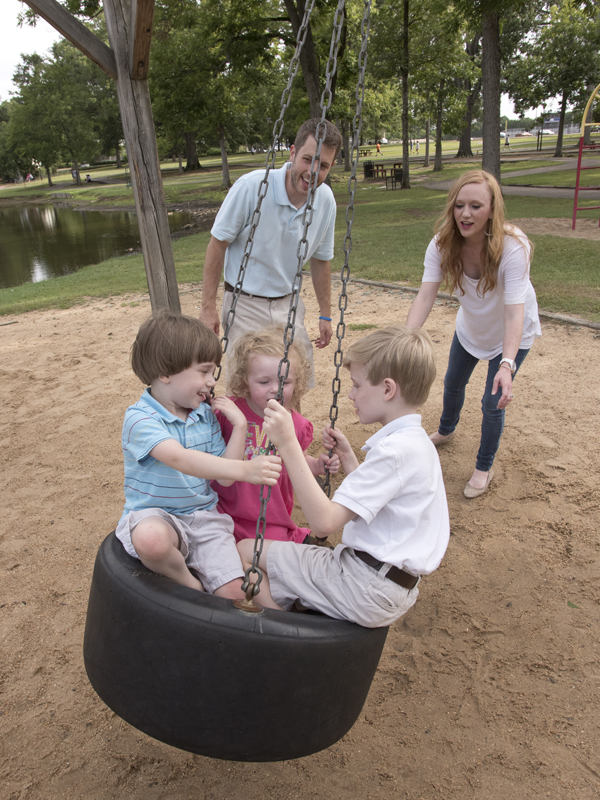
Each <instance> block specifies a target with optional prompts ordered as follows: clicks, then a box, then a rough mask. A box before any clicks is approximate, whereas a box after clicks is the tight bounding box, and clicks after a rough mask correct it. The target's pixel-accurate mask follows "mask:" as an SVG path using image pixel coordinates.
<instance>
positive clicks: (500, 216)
mask: <svg viewBox="0 0 600 800" xmlns="http://www.w3.org/2000/svg"><path fill="white" fill-rule="evenodd" d="M469 183H485V184H487V186H488V189H489V190H490V197H491V201H492V218H491V219H489V220H488V223H487V230H486V234H487V235H486V237H485V243H484V246H483V253H482V263H481V278H480V279H479V282H478V284H477V293H478V294H479V293H480V292H481V296H483V295H485V293H486V292H491V291H493V290H494V289H495V288H496V284H497V283H498V267H499V266H500V260H501V259H502V253H503V252H504V237H505V236H513V237H514V238H515V239H516V240H517V241H518V242H519V243H520V244H521V245H522V247H523V249H524V250H525V253H526V256H527V262H528V263H529V262H530V261H531V258H532V256H533V244H532V243H531V242H530V241H529V240H528V239H527V237H526V236H525V234H521V235H518V234H517V230H518V229H516V228H514V227H513V226H512V225H510V224H508V223H507V222H506V221H505V219H504V198H503V197H502V190H501V189H500V185H499V183H498V181H497V180H496V179H495V178H494V176H493V175H490V174H489V172H485V171H484V170H482V169H473V170H469V172H465V173H463V175H461V176H460V178H458V180H456V181H455V182H454V183H453V184H452V187H451V189H450V191H449V192H448V199H447V201H446V208H445V209H444V213H443V214H442V216H441V217H440V218H439V220H438V221H437V223H436V226H435V231H436V233H437V241H436V244H437V248H438V250H439V251H440V253H441V256H442V261H441V264H440V266H441V269H442V272H443V273H444V277H445V279H446V286H447V287H450V292H451V293H454V292H455V291H456V290H457V289H460V291H461V292H462V293H463V294H464V292H463V288H462V278H463V274H464V273H463V266H462V263H461V260H460V250H461V247H462V244H463V237H462V234H461V232H460V231H459V229H458V227H457V225H456V220H455V219H454V205H455V203H456V198H457V197H458V193H459V192H460V190H461V189H462V188H463V186H466V185H467V184H469ZM519 233H520V232H519Z"/></svg>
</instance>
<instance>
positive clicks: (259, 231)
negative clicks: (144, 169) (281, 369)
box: [200, 119, 342, 386]
mask: <svg viewBox="0 0 600 800" xmlns="http://www.w3.org/2000/svg"><path fill="white" fill-rule="evenodd" d="M319 122H320V120H319V119H309V120H307V121H306V122H305V123H304V124H303V125H302V126H301V127H300V129H299V130H298V133H297V135H296V141H295V142H294V144H293V145H292V147H291V148H290V161H289V162H288V163H286V164H284V166H283V167H282V168H281V169H277V170H272V171H271V172H270V173H269V188H268V191H267V194H266V197H265V198H264V200H263V202H262V205H261V218H260V222H259V224H258V227H257V228H256V232H255V234H254V244H253V247H252V253H251V256H250V259H249V261H248V266H247V268H246V273H245V276H244V282H243V288H242V292H241V294H240V297H239V299H238V303H237V305H236V314H235V320H234V323H233V325H232V326H231V328H230V330H229V341H230V343H233V341H234V340H235V339H236V338H237V337H238V336H239V335H240V334H242V333H245V332H246V331H249V330H259V329H260V328H264V327H267V326H268V325H285V323H286V322H287V317H288V311H289V304H290V294H291V289H292V286H293V281H294V275H295V274H296V271H297V266H298V244H299V242H300V239H301V238H302V233H303V224H302V216H303V213H304V205H305V203H306V197H307V195H308V185H309V180H310V168H311V163H312V158H313V156H314V154H315V152H316V149H317V141H316V131H317V126H318V124H319ZM326 125H327V131H326V134H325V138H324V140H323V145H322V148H321V168H320V171H319V177H318V187H317V190H316V192H315V198H314V204H313V207H314V212H313V217H312V222H311V224H310V226H309V229H308V236H307V238H308V250H307V259H310V270H311V277H312V282H313V287H314V290H315V294H316V296H317V302H318V304H319V338H318V339H317V340H316V342H315V343H316V346H317V347H318V348H322V347H326V346H327V345H328V344H329V342H330V341H331V267H330V263H329V262H330V260H331V258H332V257H333V236H334V229H335V212H336V205H335V198H334V196H333V192H332V191H331V189H330V188H329V186H327V185H326V184H324V183H323V181H324V180H325V178H326V177H327V175H328V174H329V170H330V169H331V167H332V166H333V164H334V163H335V159H336V157H337V154H338V152H339V150H340V147H341V145H342V137H341V135H340V133H339V131H338V130H337V128H336V127H335V126H334V125H333V124H332V123H331V122H329V121H327V122H326ZM263 177H264V170H263V169H260V170H255V171H254V172H250V173H248V174H247V175H243V176H242V177H241V178H239V179H238V180H237V181H236V182H235V184H234V185H233V187H232V188H231V189H230V191H229V193H228V195H227V197H226V198H225V200H224V201H223V205H222V206H221V208H220V210H219V213H218V214H217V217H216V219H215V223H214V225H213V227H212V230H211V239H210V242H209V244H208V248H207V250H206V258H205V260H204V279H203V284H202V310H201V313H200V319H201V320H202V321H203V322H204V323H205V324H206V325H208V327H209V328H212V329H213V330H214V331H215V333H217V334H218V333H219V315H218V312H217V288H218V285H219V282H220V280H221V274H222V272H223V269H224V270H225V275H224V278H225V293H224V297H223V308H222V312H221V320H222V321H223V323H224V321H225V319H226V316H227V312H228V311H229V308H230V306H231V301H232V298H233V287H234V286H235V284H236V283H237V280H238V273H239V268H240V264H241V261H242V258H243V255H244V249H245V247H246V242H247V239H248V235H249V233H250V223H251V220H252V215H253V212H254V209H255V207H256V202H257V198H258V190H259V185H260V183H261V181H262V179H263ZM304 313H305V309H304V303H303V302H302V300H301V299H300V300H299V302H298V311H297V314H296V332H295V339H296V341H298V342H302V343H303V344H304V346H305V348H306V354H307V357H308V358H309V360H310V362H311V365H312V344H311V342H310V338H309V336H308V333H307V332H306V329H305V326H304ZM310 385H311V386H314V371H313V376H312V378H311V384H310Z"/></svg>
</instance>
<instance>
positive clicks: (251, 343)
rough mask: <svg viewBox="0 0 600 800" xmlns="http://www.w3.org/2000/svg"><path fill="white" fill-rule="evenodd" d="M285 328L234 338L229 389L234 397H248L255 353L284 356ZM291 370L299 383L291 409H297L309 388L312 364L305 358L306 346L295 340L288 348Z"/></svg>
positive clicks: (267, 329)
mask: <svg viewBox="0 0 600 800" xmlns="http://www.w3.org/2000/svg"><path fill="white" fill-rule="evenodd" d="M284 333H285V332H284V328H283V326H281V325H273V326H272V327H269V328H263V329H262V330H260V331H253V332H251V333H244V334H242V335H241V336H240V337H239V338H238V339H236V341H235V345H234V349H233V354H232V359H233V369H232V370H231V375H230V377H229V381H228V383H229V387H228V388H229V391H230V392H231V394H232V395H233V396H234V397H248V396H249V390H248V380H247V377H248V365H249V363H250V359H251V358H252V356H274V357H275V358H279V359H281V358H283V354H284V352H285V344H284ZM288 358H289V360H290V369H291V368H292V366H293V368H294V373H295V375H296V386H295V387H294V394H293V395H292V399H291V400H290V406H291V407H292V408H298V406H299V402H300V399H301V397H302V396H303V395H304V394H305V393H306V391H307V389H308V381H309V379H310V374H311V366H310V363H309V361H308V359H307V358H306V355H305V352H304V348H303V347H302V346H301V345H298V344H297V343H296V342H292V344H291V345H290V348H289V351H288Z"/></svg>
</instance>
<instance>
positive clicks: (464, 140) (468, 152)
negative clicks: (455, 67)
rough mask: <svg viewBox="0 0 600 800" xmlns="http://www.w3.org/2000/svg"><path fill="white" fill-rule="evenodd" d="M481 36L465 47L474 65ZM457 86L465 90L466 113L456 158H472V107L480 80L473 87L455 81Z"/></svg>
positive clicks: (478, 35) (468, 81) (462, 81)
mask: <svg viewBox="0 0 600 800" xmlns="http://www.w3.org/2000/svg"><path fill="white" fill-rule="evenodd" d="M480 40H481V35H480V34H479V33H478V34H477V36H475V38H474V39H473V40H472V41H470V42H467V43H466V45H465V52H466V54H467V55H468V56H469V59H470V60H471V63H474V61H475V58H476V56H477V55H478V53H479V42H480ZM457 84H458V85H459V86H460V87H462V88H464V89H467V90H468V92H469V94H468V95H467V111H466V113H465V117H464V120H465V127H464V128H463V131H462V133H461V135H460V139H459V142H458V153H457V154H456V158H473V150H472V148H471V123H472V121H473V106H474V105H475V101H476V100H477V98H478V96H479V92H480V91H481V78H480V79H479V80H478V81H477V82H476V84H475V86H473V85H472V84H471V81H470V80H457Z"/></svg>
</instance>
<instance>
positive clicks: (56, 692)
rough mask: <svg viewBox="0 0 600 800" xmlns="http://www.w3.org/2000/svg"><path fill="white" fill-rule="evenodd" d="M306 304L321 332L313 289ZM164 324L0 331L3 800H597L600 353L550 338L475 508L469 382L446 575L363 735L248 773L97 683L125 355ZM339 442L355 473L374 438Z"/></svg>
mask: <svg viewBox="0 0 600 800" xmlns="http://www.w3.org/2000/svg"><path fill="white" fill-rule="evenodd" d="M182 288H183V289H184V290H185V289H187V291H184V292H183V293H182V304H183V310H184V311H185V312H186V313H190V314H196V313H197V308H198V305H199V292H198V290H197V289H191V288H190V287H182ZM304 294H305V299H306V303H307V308H308V315H307V318H308V319H311V320H316V316H317V313H316V306H315V303H314V301H313V294H312V289H311V288H310V287H307V288H305V290H304ZM411 300H412V296H409V295H403V294H402V293H400V292H396V291H389V290H384V289H377V288H374V287H365V286H360V285H357V284H355V285H353V286H352V287H351V289H350V303H349V311H348V312H347V316H346V319H347V321H348V322H349V323H351V324H352V325H356V324H361V323H362V324H373V323H374V322H375V323H376V324H378V325H385V324H389V323H392V322H397V321H399V320H403V319H404V318H405V316H406V313H407V310H408V307H409V304H410V302H411ZM149 310H150V309H149V303H148V301H147V299H145V298H143V297H130V298H126V299H123V298H118V299H114V300H112V301H111V300H108V301H104V300H103V301H101V302H99V301H90V302H89V303H87V304H86V305H82V306H78V307H75V308H72V309H69V310H63V311H41V312H34V313H29V314H25V315H22V316H19V317H15V318H14V319H16V320H17V324H14V325H8V326H2V327H0V374H1V376H2V390H1V394H0V397H1V403H2V409H3V414H2V418H1V422H0V442H1V444H2V448H1V450H0V454H1V459H2V471H3V475H4V480H3V482H2V486H1V488H0V492H1V497H2V506H3V509H4V514H3V516H4V524H3V525H2V534H1V538H0V573H1V575H2V582H1V586H0V641H1V650H0V676H1V677H0V681H1V683H0V686H1V697H0V734H1V739H0V742H1V743H0V800H58V799H59V798H69V799H70V798H73V799H77V800H78V799H79V798H82V799H84V798H85V800H109V799H110V800H112V799H113V798H121V797H127V798H131V799H132V800H242V798H243V799H244V800H246V798H248V800H254V798H256V800H258V798H261V800H283V798H303V797H314V798H318V799H319V800H321V798H322V800H326V799H327V800H329V798H332V797H339V796H344V797H346V798H348V800H366V798H385V800H391V799H392V798H394V799H395V798H398V800H433V798H436V799H437V798H440V799H441V800H459V798H460V800H465V799H467V800H468V798H481V800H505V798H506V797H507V796H510V795H514V794H516V795H517V796H518V797H519V798H546V797H549V798H552V800H563V798H564V800H567V798H569V800H574V798H576V800H592V798H597V797H598V796H599V795H600V751H599V744H598V743H599V741H600V730H599V729H600V715H599V705H600V704H599V699H600V698H599V691H600V687H599V678H600V669H599V665H598V642H599V638H600V637H599V633H600V584H599V578H598V574H599V570H598V567H599V562H600V552H599V544H598V531H599V529H600V508H599V495H598V452H599V451H598V441H599V440H600V415H599V413H598V403H599V395H598V385H599V384H600V336H599V335H598V332H597V331H594V330H590V329H587V328H584V327H573V326H565V325H558V324H545V325H544V326H543V337H542V338H541V339H540V340H538V341H537V342H536V344H535V346H534V348H533V349H532V351H531V354H530V356H529V357H528V358H527V360H526V362H525V364H524V366H523V368H522V370H521V372H520V373H519V376H518V378H517V380H516V383H515V400H514V402H513V404H512V406H511V408H510V409H509V410H508V414H507V426H506V430H505V434H504V437H503V440H502V445H501V449H500V452H499V455H498V457H497V460H496V466H495V471H496V477H495V479H494V481H493V482H492V485H491V487H490V490H489V491H488V492H487V493H486V494H485V495H484V496H483V497H481V498H479V499H477V500H474V501H468V500H466V499H465V498H464V497H463V495H462V489H463V487H464V484H465V482H466V481H467V480H468V478H469V476H470V474H471V471H472V468H473V464H474V458H475V453H476V450H477V445H478V429H479V424H480V407H479V400H480V392H481V390H482V386H483V371H484V365H480V367H478V370H477V371H476V373H475V375H474V378H473V381H472V384H471V386H470V389H469V392H468V397H467V403H466V407H465V411H464V415H463V420H462V422H461V425H460V427H459V435H458V436H457V438H456V440H455V441H454V442H453V443H452V444H450V445H448V446H447V447H445V448H444V449H443V450H442V451H441V452H440V456H441V462H442V466H443V470H444V475H445V481H446V487H447V493H448V499H449V506H450V515H451V522H452V536H451V540H450V546H449V549H448V553H447V555H446V558H445V560H444V562H443V563H442V566H441V567H440V569H439V570H438V571H437V572H436V573H434V574H433V575H432V576H430V577H428V578H427V579H425V580H423V581H422V584H421V596H420V598H419V601H418V602H417V605H416V606H415V608H413V609H412V610H411V611H410V612H409V613H408V614H407V616H406V617H405V618H404V619H402V620H401V621H400V622H398V623H397V624H396V625H395V626H394V627H393V628H392V630H391V631H390V634H389V636H388V640H387V644H386V647H385V650H384V654H383V657H382V660H381V663H380V667H379V670H378V672H377V675H376V677H375V680H374V683H373V686H372V689H371V692H370V695H369V697H368V700H367V703H366V705H365V708H364V711H363V713H362V715H361V716H360V718H359V720H358V722H357V723H356V725H355V726H354V728H353V729H352V730H351V731H350V733H349V734H348V735H347V736H346V737H344V739H343V740H342V741H340V742H339V743H338V744H336V745H334V746H333V747H331V748H329V749H328V750H326V751H324V752H322V753H319V754H316V755H313V756H311V757H308V758H305V759H301V760H297V761H288V762H283V763H275V764H239V763H228V762H220V761H215V760H211V759H207V758H204V757H201V756H196V755H191V754H189V753H185V752H182V751H178V750H175V749H173V748H171V747H169V746H167V745H164V744H161V743H159V742H156V741H153V740H151V739H149V738H148V737H147V736H145V735H144V734H142V733H140V732H138V731H136V730H135V729H133V728H131V727H130V726H129V725H128V724H126V723H125V722H123V721H121V720H120V719H119V718H118V717H116V716H115V715H114V714H113V713H112V712H111V711H110V710H109V709H108V708H107V707H106V706H105V705H104V704H103V703H102V701H101V700H100V699H99V698H98V697H97V696H96V695H95V693H94V691H93V690H92V688H91V687H90V685H89V683H88V681H87V678H86V674H85V670H84V666H83V660H82V637H83V630H84V624H85V614H86V604H87V594H88V590H89V584H90V578H91V574H92V566H93V562H94V558H95V555H96V551H97V549H98V546H99V544H100V542H101V541H102V540H103V538H104V537H105V536H106V535H107V533H108V532H109V531H110V530H111V529H112V528H113V527H114V525H115V523H116V521H117V520H118V518H119V516H120V513H121V509H122V502H123V500H122V457H121V450H120V430H121V424H122V417H123V412H124V409H125V408H126V406H127V405H128V404H130V403H131V402H134V401H135V400H136V399H137V398H138V396H139V394H140V391H141V389H142V387H141V385H140V384H139V382H138V380H137V379H136V378H135V376H134V375H133V374H132V373H131V370H130V368H129V366H128V352H129V348H130V345H131V342H132V340H133V337H134V335H135V332H136V330H137V328H138V326H139V324H140V322H141V321H142V320H143V319H144V318H145V317H146V316H147V314H148V313H149ZM455 315H456V307H455V306H454V305H452V304H449V303H446V302H439V303H438V304H436V307H435V308H434V310H433V312H432V315H431V317H430V320H429V322H428V330H429V332H430V333H431V335H432V336H433V338H434V340H435V346H436V349H437V355H438V360H439V373H440V374H439V376H438V378H437V380H436V383H435V386H434V389H433V391H432V394H431V397H430V399H429V401H428V402H427V404H426V406H425V407H424V409H423V422H424V425H425V427H426V428H427V430H432V429H434V427H435V425H436V423H437V419H438V416H439V411H440V399H441V389H442V377H443V371H444V367H445V361H446V358H447V353H448V349H449V345H450V341H451V337H452V333H453V330H454V324H453V323H454V318H455ZM5 321H6V320H5ZM312 328H313V331H312V332H313V333H315V334H316V326H315V325H313V326H312ZM309 329H310V326H309ZM360 335H362V334H361V333H360V332H356V331H349V332H348V338H349V339H353V338H355V337H357V336H360ZM332 358H333V350H332V348H329V349H328V350H326V351H320V352H318V353H317V376H318V385H319V387H322V388H319V389H317V390H314V391H313V392H311V393H310V394H309V395H307V396H306V398H305V401H304V403H303V411H304V413H305V414H306V415H307V416H308V417H309V418H310V419H311V420H312V421H313V423H314V424H315V429H316V430H319V429H320V428H321V427H322V426H323V425H324V424H325V422H326V421H327V418H328V413H329V404H330V402H331V397H330V388H329V387H330V386H331V377H332V374H333V367H332ZM342 381H343V387H344V392H346V391H347V389H348V377H347V375H345V374H344V375H343V376H342ZM338 424H339V426H340V427H341V428H343V429H344V430H345V431H346V432H347V434H348V435H349V437H350V439H351V441H352V443H353V446H354V447H355V449H356V450H358V449H359V448H360V446H361V445H362V443H363V442H364V440H365V438H366V437H367V436H368V435H369V434H370V433H371V432H373V430H374V428H369V427H367V428H364V427H363V426H361V425H360V424H359V423H358V422H357V421H356V418H355V416H354V413H353V410H352V408H351V405H350V403H349V402H348V401H347V400H345V399H344V400H343V401H342V402H341V407H340V417H339V420H338ZM315 668H318V665H315ZM248 681H249V690H250V689H251V682H252V678H251V673H249V675H248ZM290 725H293V720H290ZM249 735H251V734H249Z"/></svg>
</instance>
